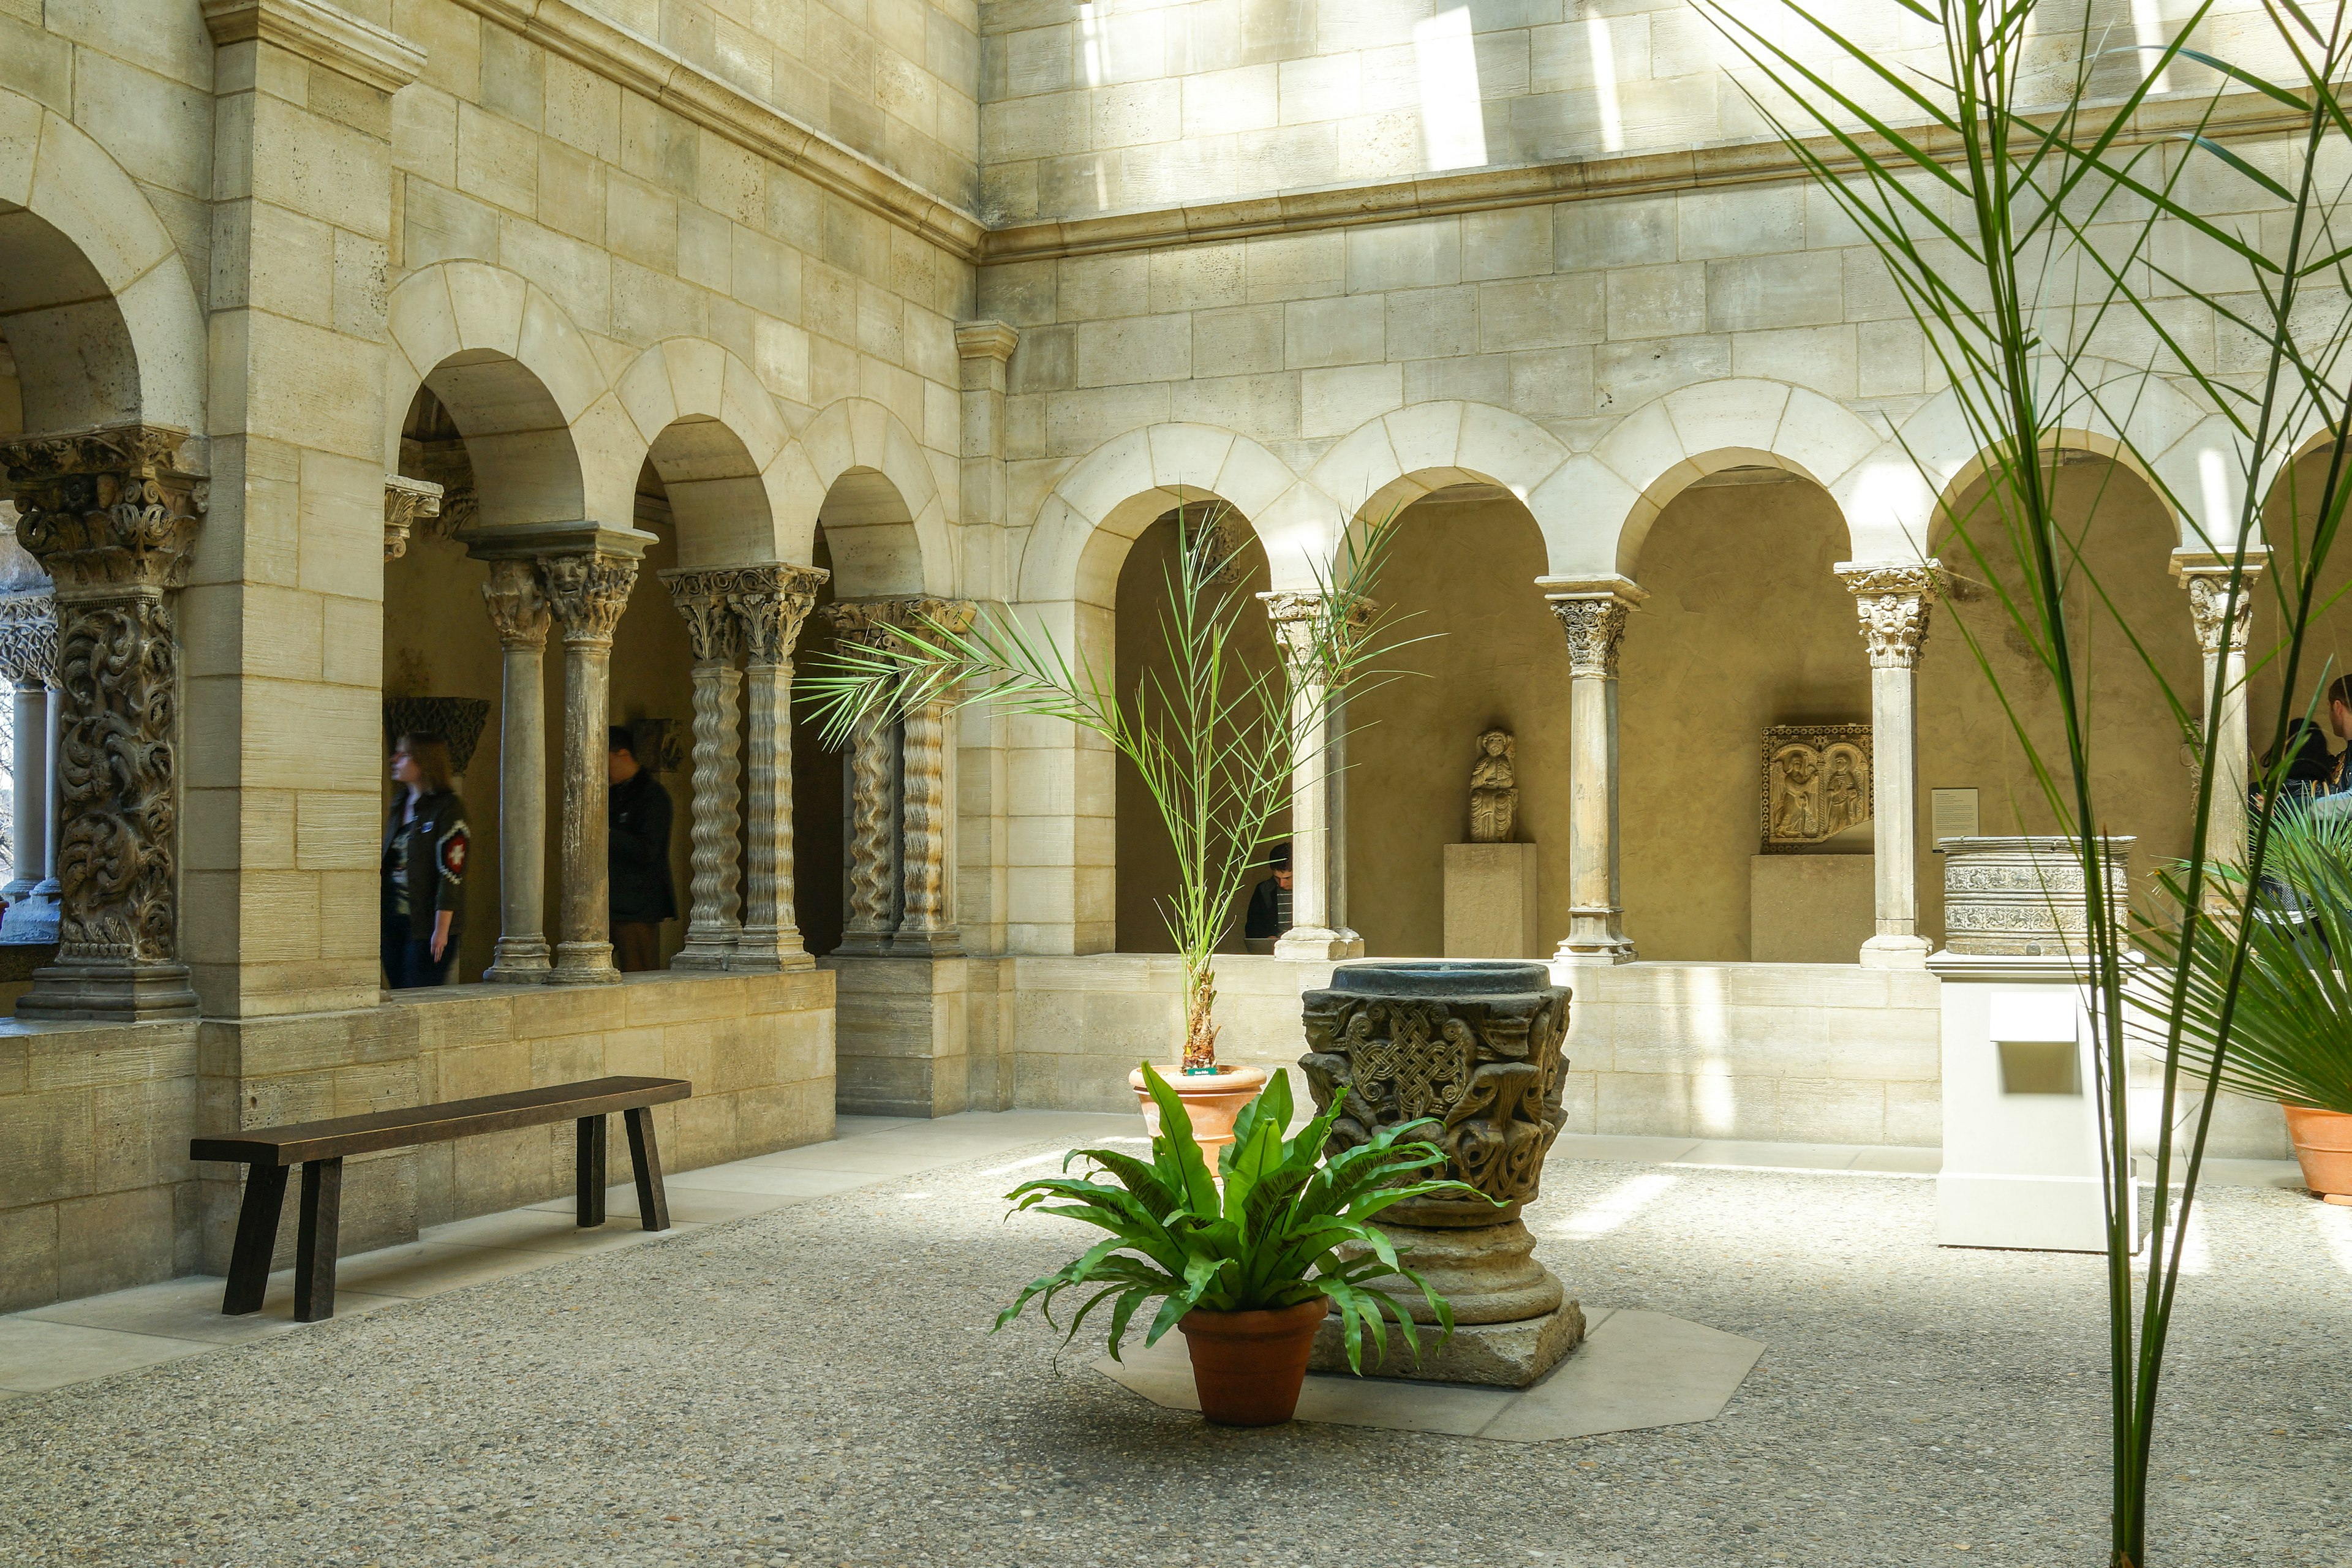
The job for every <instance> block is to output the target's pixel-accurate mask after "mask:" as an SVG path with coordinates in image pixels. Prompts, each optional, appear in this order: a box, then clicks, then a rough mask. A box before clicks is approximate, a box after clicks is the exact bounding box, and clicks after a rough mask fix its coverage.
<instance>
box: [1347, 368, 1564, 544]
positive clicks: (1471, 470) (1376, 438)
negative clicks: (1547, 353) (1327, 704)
mask: <svg viewBox="0 0 2352 1568" xmlns="http://www.w3.org/2000/svg"><path fill="white" fill-rule="evenodd" d="M1569 460H1570V452H1569V449H1568V447H1567V446H1566V445H1565V444H1564V443H1562V442H1561V441H1560V440H1559V437H1556V436H1554V435H1552V433H1551V432H1550V431H1549V430H1546V429H1545V428H1544V427H1543V426H1540V425H1538V424H1537V423H1536V422H1535V421H1533V420H1531V419H1528V418H1527V417H1526V416H1523V415H1519V414H1514V413H1512V412H1511V411H1510V410H1508V409H1506V408H1496V407H1495V406H1493V405H1490V404H1485V403H1463V402H1444V403H1417V404H1415V405H1412V407H1410V408H1401V409H1399V410H1397V411H1396V412H1395V413H1392V414H1385V415H1382V416H1381V417H1379V418H1377V419H1374V420H1371V421H1370V422H1369V423H1367V424H1365V425H1362V426H1358V427H1357V428H1356V429H1355V430H1354V431H1352V432H1350V433H1349V436H1348V437H1346V438H1345V439H1343V440H1342V441H1340V443H1339V445H1338V446H1336V447H1332V448H1331V450H1330V451H1328V452H1327V453H1325V454H1324V456H1323V458H1321V460H1320V461H1318V463H1317V464H1316V465H1315V467H1314V468H1313V469H1312V470H1311V471H1310V472H1309V473H1308V475H1307V479H1308V481H1309V482H1310V483H1312V484H1313V485H1314V486H1315V487H1316V488H1317V489H1319V490H1321V491H1322V492H1323V493H1324V494H1325V495H1327V496H1329V497H1331V498H1332V499H1333V500H1335V501H1336V502H1337V503H1338V504H1339V507H1340V508H1341V509H1342V510H1343V511H1344V514H1345V516H1346V517H1347V518H1348V519H1349V520H1350V521H1351V522H1352V521H1361V520H1365V519H1370V518H1377V517H1382V516H1385V515H1387V514H1389V513H1390V512H1392V511H1397V510H1402V509H1403V508H1405V507H1408V506H1411V505H1412V503H1413V502H1414V501H1417V500H1421V499H1422V498H1423V496H1426V495H1429V494H1431V493H1433V492H1434V491H1436V490H1441V489H1445V488H1446V487H1447V486H1449V485H1459V484H1488V485H1496V486H1500V487H1501V488H1502V489H1507V490H1508V491H1510V492H1511V493H1512V494H1513V495H1515V496H1517V498H1518V499H1519V501H1520V504H1522V505H1524V506H1526V507H1527V508H1528V510H1529V511H1530V512H1533V513H1534V515H1535V519H1536V526H1537V528H1538V530H1540V531H1541V532H1542V533H1543V537H1544V553H1545V556H1546V558H1547V560H1549V561H1551V562H1553V563H1555V564H1556V563H1557V562H1558V560H1559V558H1560V557H1561V556H1562V555H1563V553H1565V552H1568V551H1569V549H1570V540H1571V538H1572V536H1573V531H1574V530H1575V529H1577V528H1579V527H1583V528H1590V526H1591V521H1590V517H1589V515H1588V514H1587V509H1586V508H1584V507H1582V506H1579V507H1578V508H1577V509H1576V514H1575V515H1574V516H1570V515H1564V511H1565V509H1563V508H1562V507H1560V506H1559V505H1557V504H1556V503H1557V502H1558V501H1559V500H1562V499H1564V498H1562V497H1561V496H1560V495H1559V493H1558V492H1549V493H1547V492H1546V490H1545V486H1546V484H1547V482H1548V481H1549V479H1551V477H1552V476H1553V475H1554V474H1557V473H1558V472H1559V470H1560V469H1561V468H1562V467H1563V466H1564V465H1565V464H1567V463H1568V462H1569ZM1539 495H1541V496H1546V499H1547V503H1548V507H1547V510H1538V508H1537V506H1536V499H1537V497H1538V496H1539Z"/></svg>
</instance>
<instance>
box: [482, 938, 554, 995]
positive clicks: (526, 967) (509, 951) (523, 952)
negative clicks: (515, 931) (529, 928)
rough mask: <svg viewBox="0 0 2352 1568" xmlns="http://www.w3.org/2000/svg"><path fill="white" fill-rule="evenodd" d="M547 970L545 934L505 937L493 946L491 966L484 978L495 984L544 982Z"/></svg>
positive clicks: (484, 973)
mask: <svg viewBox="0 0 2352 1568" xmlns="http://www.w3.org/2000/svg"><path fill="white" fill-rule="evenodd" d="M547 973H548V963H547V939H546V938H545V937H538V936H502V937H500V938H499V940H498V942H497V944H496V945H495V946H493V947H492V948H491V949H490V966H489V968H488V969H486V970H484V971H483V972H482V978H483V979H484V980H486V981H488V982H489V983H490V984H494V985H544V984H547Z"/></svg>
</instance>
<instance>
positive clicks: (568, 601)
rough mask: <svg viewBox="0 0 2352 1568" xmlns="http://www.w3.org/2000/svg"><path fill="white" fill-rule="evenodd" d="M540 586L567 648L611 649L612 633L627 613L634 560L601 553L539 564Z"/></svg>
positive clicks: (555, 558) (544, 557)
mask: <svg viewBox="0 0 2352 1568" xmlns="http://www.w3.org/2000/svg"><path fill="white" fill-rule="evenodd" d="M539 576H540V584H541V587H542V588H543V589H544V590H545V592H546V594H547V607H548V611H549V613H550V614H551V615H552V616H554V617H555V624H556V625H557V626H561V627H562V628H563V646H564V647H605V648H609V647H612V646H613V631H614V627H616V626H619V625H620V624H621V612H622V611H624V610H625V609H627V608H628V607H629V590H630V589H631V588H632V587H634V586H635V585H636V581H637V558H636V557H635V555H624V554H620V553H618V552H613V551H604V550H590V551H583V552H579V553H577V554H567V555H542V556H541V557H540V558H539Z"/></svg>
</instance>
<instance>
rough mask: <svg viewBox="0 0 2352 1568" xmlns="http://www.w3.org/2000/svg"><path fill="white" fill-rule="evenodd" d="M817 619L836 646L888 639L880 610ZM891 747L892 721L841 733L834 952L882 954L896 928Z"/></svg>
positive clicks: (860, 724) (862, 605)
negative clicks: (843, 815) (844, 762)
mask: <svg viewBox="0 0 2352 1568" xmlns="http://www.w3.org/2000/svg"><path fill="white" fill-rule="evenodd" d="M824 614H825V618H826V620H828V621H829V622H831V623H832V626H833V632H834V637H835V639H836V640H838V641H840V642H844V643H853V642H856V643H865V644H867V645H869V646H879V645H881V644H883V643H885V642H887V640H888V639H889V636H890V615H889V610H888V608H887V604H886V603H884V602H880V601H868V600H852V601H845V602H843V603H840V604H835V605H827V606H825V612H824ZM897 807H898V721H897V720H896V719H895V718H890V717H883V716H880V715H877V714H868V715H867V716H866V717H865V718H863V719H861V720H859V721H857V723H856V726H855V727H854V728H853V729H851V731H850V732H849V841H848V843H847V845H846V846H845V855H846V858H847V860H848V868H849V896H848V900H847V907H846V908H845V910H843V917H842V930H841V945H840V946H839V947H837V948H835V950H834V951H835V952H844V953H877V952H886V951H887V950H888V948H889V945H890V936H891V933H892V932H893V931H896V930H897V928H898V898H897V893H898V886H897V884H898V834H897V832H896V831H895V828H896V826H897V823H896V818H897V816H898V810H897Z"/></svg>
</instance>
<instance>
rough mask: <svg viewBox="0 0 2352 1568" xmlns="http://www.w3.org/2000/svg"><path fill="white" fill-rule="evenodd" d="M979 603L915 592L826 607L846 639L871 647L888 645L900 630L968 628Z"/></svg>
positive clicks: (835, 628)
mask: <svg viewBox="0 0 2352 1568" xmlns="http://www.w3.org/2000/svg"><path fill="white" fill-rule="evenodd" d="M978 612H979V606H978V605H974V604H973V603H972V602H971V600H969V599H934V598H930V597H929V596H927V595H909V596H907V597H904V598H896V599H844V600H841V601H839V602H837V603H835V604H831V605H826V606H825V607H824V618H825V621H826V624H828V625H829V626H832V627H833V633H834V636H835V637H836V638H838V639H839V640H841V641H843V642H858V643H864V644H866V646H867V647H884V646H886V645H887V644H888V643H889V642H890V641H891V640H892V638H893V637H895V636H896V635H897V634H898V633H899V632H927V631H929V630H932V629H933V628H935V627H940V626H944V627H946V628H947V629H948V630H950V631H953V632H962V631H965V630H967V629H969V628H970V627H971V623H972V617H973V616H975V615H976V614H977V613H978Z"/></svg>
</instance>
